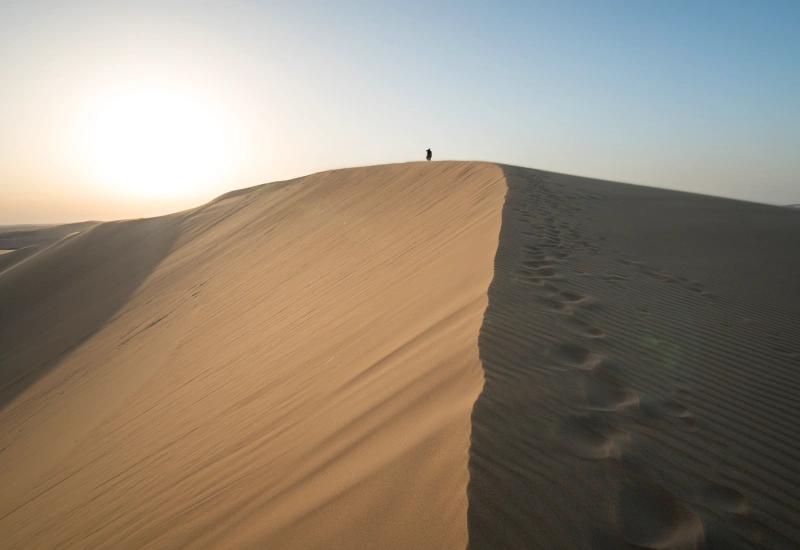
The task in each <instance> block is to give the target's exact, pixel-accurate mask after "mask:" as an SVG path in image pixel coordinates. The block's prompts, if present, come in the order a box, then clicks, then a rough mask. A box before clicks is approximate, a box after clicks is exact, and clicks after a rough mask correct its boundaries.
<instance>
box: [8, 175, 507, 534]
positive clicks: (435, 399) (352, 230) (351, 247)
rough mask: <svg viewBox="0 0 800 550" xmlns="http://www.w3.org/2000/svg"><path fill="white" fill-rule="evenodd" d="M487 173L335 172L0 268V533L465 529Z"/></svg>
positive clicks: (492, 180) (486, 241) (489, 208)
mask: <svg viewBox="0 0 800 550" xmlns="http://www.w3.org/2000/svg"><path fill="white" fill-rule="evenodd" d="M505 192H506V185H505V181H504V179H503V175H502V171H501V169H500V168H499V167H497V166H496V165H492V164H486V163H459V162H441V163H410V164H401V165H394V166H380V167H371V168H359V169H350V170H337V171H332V172H325V173H321V174H316V175H312V176H309V177H305V178H300V179H298V180H294V181H288V182H281V183H275V184H269V185H264V186H259V187H255V188H252V189H246V190H242V191H237V192H233V193H229V194H228V195H225V196H223V197H220V198H219V199H217V200H216V201H213V202H212V203H210V204H208V205H206V206H204V207H201V208H198V209H196V210H193V211H189V212H183V213H179V214H175V215H173V216H167V217H163V218H154V219H149V220H136V221H128V222H116V223H105V224H102V225H98V226H96V227H94V228H91V229H89V230H88V231H84V232H82V233H80V234H78V235H74V236H72V237H69V238H67V239H65V240H63V241H59V242H58V243H57V244H56V245H52V246H50V247H48V248H46V249H44V250H42V251H39V252H38V253H36V254H34V255H31V256H30V257H27V258H25V259H24V260H23V261H20V262H18V263H16V264H15V265H14V266H12V267H11V268H9V269H6V270H5V271H4V272H2V273H0V369H2V370H1V371H0V373H1V375H2V378H1V379H0V381H1V382H2V386H0V387H2V393H1V394H0V399H1V400H2V401H0V405H2V407H3V408H2V412H1V413H0V449H2V451H0V476H1V477H0V486H2V487H3V492H2V500H0V518H1V519H0V533H2V536H3V547H4V548H55V547H72V548H142V547H171V548H203V547H217V548H250V547H252V548H322V547H324V548H463V547H464V546H465V545H466V543H467V525H466V518H467V510H466V508H467V496H466V486H467V480H468V469H467V461H468V446H469V434H470V413H471V410H472V405H473V403H474V401H475V399H476V397H477V395H478V393H479V391H480V389H481V385H482V381H483V378H482V375H483V373H482V369H481V366H480V362H479V358H478V332H479V330H480V326H481V322H482V319H483V312H484V309H485V307H486V303H487V288H488V286H489V283H490V282H491V279H492V273H493V259H494V255H495V251H496V249H497V239H498V235H499V231H500V222H501V214H502V205H503V199H504V195H505Z"/></svg>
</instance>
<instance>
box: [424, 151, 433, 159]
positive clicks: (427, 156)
mask: <svg viewBox="0 0 800 550" xmlns="http://www.w3.org/2000/svg"><path fill="white" fill-rule="evenodd" d="M427 151H428V154H427V155H426V156H425V160H431V158H432V157H433V153H431V150H430V149H428V150H427Z"/></svg>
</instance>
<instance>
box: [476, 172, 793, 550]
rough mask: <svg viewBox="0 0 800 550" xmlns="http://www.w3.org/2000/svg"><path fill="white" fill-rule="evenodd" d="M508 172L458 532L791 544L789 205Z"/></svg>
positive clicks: (555, 540) (528, 544)
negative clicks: (462, 528) (463, 522)
mask: <svg viewBox="0 0 800 550" xmlns="http://www.w3.org/2000/svg"><path fill="white" fill-rule="evenodd" d="M504 171H505V174H506V176H507V179H508V184H509V192H508V196H507V200H506V204H505V207H504V211H503V225H502V229H501V233H500V244H499V248H498V252H497V258H496V261H495V273H494V278H493V280H492V284H491V286H490V288H489V306H488V308H487V311H486V319H485V321H484V325H483V328H482V330H481V335H480V350H481V359H482V362H483V367H484V369H485V370H486V384H485V386H484V388H483V392H482V393H481V395H480V397H479V398H478V400H477V402H476V403H475V408H474V411H473V415H472V420H473V431H472V447H471V450H470V457H471V458H470V485H469V520H468V521H469V533H470V543H471V548H641V547H645V548H713V549H736V548H754V547H758V548H797V547H798V544H799V543H798V541H800V530H799V529H798V517H800V516H798V515H797V514H798V512H797V511H798V510H799V509H800V497H799V496H798V495H800V473H799V472H798V468H797V465H798V459H800V437H798V426H800V406H799V405H800V401H798V393H797V392H798V389H800V337H799V336H800V316H799V315H798V312H800V285H798V283H797V277H798V274H800V255H799V254H797V252H798V251H799V250H800V215H798V213H797V212H793V211H791V210H788V209H784V208H781V207H774V206H766V205H760V204H753V203H746V202H739V201H733V200H726V199H721V198H715V197H707V196H701V195H693V194H689V193H680V192H676V191H667V190H660V189H653V188H647V187H640V186H634V185H623V184H617V183H611V182H603V181H597V180H589V179H583V178H577V177H571V176H565V175H560V174H551V173H547V172H540V171H535V170H525V169H519V168H513V167H504Z"/></svg>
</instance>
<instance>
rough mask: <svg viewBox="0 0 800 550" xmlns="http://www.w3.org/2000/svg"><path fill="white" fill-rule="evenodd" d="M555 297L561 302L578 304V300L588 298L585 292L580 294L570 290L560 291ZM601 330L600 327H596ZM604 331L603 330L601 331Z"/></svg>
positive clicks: (581, 300)
mask: <svg viewBox="0 0 800 550" xmlns="http://www.w3.org/2000/svg"><path fill="white" fill-rule="evenodd" d="M554 298H555V299H556V300H558V301H560V302H567V303H569V304H576V303H578V302H583V301H584V300H586V296H584V295H583V294H578V293H576V292H569V291H567V290H565V291H563V292H559V293H558V294H557V295H556V296H554ZM596 330H600V329H596ZM600 332H601V333H602V331H600Z"/></svg>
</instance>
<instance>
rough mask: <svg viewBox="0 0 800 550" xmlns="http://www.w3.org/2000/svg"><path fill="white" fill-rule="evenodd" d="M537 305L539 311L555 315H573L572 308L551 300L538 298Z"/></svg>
mask: <svg viewBox="0 0 800 550" xmlns="http://www.w3.org/2000/svg"><path fill="white" fill-rule="evenodd" d="M536 304H537V307H538V308H539V309H542V310H544V311H550V312H553V313H562V314H564V315H572V308H571V307H569V306H568V305H567V304H565V303H563V302H557V301H556V300H553V299H551V298H537V299H536Z"/></svg>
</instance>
